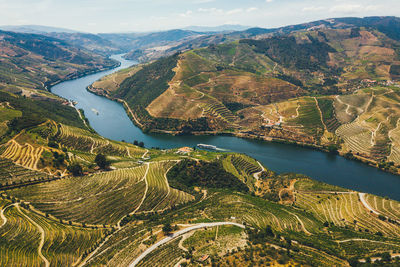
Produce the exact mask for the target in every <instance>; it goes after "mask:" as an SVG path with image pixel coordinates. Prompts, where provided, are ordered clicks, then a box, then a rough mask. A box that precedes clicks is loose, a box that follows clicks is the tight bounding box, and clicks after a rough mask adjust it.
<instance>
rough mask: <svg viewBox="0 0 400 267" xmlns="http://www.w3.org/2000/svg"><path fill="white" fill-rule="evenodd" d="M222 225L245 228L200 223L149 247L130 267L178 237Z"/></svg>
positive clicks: (223, 223) (225, 223)
mask: <svg viewBox="0 0 400 267" xmlns="http://www.w3.org/2000/svg"><path fill="white" fill-rule="evenodd" d="M220 225H235V226H238V227H240V228H243V229H244V228H245V226H244V225H242V224H239V223H234V222H215V223H199V224H196V225H193V226H190V227H188V228H185V229H182V230H179V231H178V232H176V233H173V234H171V235H170V236H168V237H166V238H164V239H162V240H160V241H158V242H157V243H155V244H154V245H152V246H151V247H149V248H148V249H146V250H145V251H144V252H143V253H142V254H140V256H139V257H137V258H136V259H135V260H134V261H133V262H132V263H131V264H130V265H129V267H134V266H136V264H138V263H139V262H140V261H141V260H142V259H143V258H144V257H146V256H147V255H148V254H150V253H151V252H152V251H153V250H155V249H156V248H158V247H160V246H162V245H164V244H166V243H168V242H169V241H171V240H173V239H174V238H177V237H178V236H181V235H183V234H186V233H187V232H190V231H193V230H198V229H201V228H205V227H206V228H207V227H215V226H220Z"/></svg>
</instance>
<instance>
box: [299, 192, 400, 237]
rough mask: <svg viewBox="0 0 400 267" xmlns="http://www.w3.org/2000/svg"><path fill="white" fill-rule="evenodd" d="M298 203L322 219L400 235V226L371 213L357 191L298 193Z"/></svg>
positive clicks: (363, 229) (339, 224) (371, 230)
mask: <svg viewBox="0 0 400 267" xmlns="http://www.w3.org/2000/svg"><path fill="white" fill-rule="evenodd" d="M296 205H298V206H299V207H301V208H304V209H307V210H309V211H311V212H312V213H313V214H314V216H316V217H317V218H318V219H319V220H321V221H326V222H332V223H334V224H335V225H336V226H341V227H349V228H352V229H355V230H358V229H360V230H361V231H365V232H371V233H377V232H381V233H383V234H384V235H387V236H395V237H400V226H399V225H396V224H393V223H390V222H388V221H383V220H380V219H379V218H378V217H377V216H374V215H373V214H371V213H370V212H369V211H368V210H367V209H366V208H365V207H364V205H363V204H362V203H361V201H360V200H359V196H358V194H357V193H355V192H346V193H335V192H332V193H310V192H308V193H305V192H304V193H303V192H299V193H297V194H296Z"/></svg>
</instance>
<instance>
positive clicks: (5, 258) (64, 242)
mask: <svg viewBox="0 0 400 267" xmlns="http://www.w3.org/2000/svg"><path fill="white" fill-rule="evenodd" d="M21 206H22V205H19V204H12V203H11V202H9V201H7V200H2V201H0V209H1V210H2V214H3V216H4V218H5V221H2V223H1V227H0V233H1V235H2V237H3V239H2V240H9V242H0V251H1V252H0V253H1V257H0V264H1V265H2V266H17V265H18V266H23V265H29V266H42V264H43V263H44V262H48V263H50V264H51V265H58V266H60V265H63V266H70V265H73V264H74V263H77V262H79V260H80V256H81V255H82V254H83V253H84V252H85V251H87V250H89V249H91V248H92V247H93V246H95V244H96V243H97V242H99V241H100V240H101V239H102V238H104V236H105V230H104V229H90V228H80V227H75V226H70V225H67V224H61V223H59V222H56V221H53V220H49V219H48V218H45V217H43V216H40V215H38V214H35V213H33V212H32V211H29V210H27V209H24V208H22V207H21Z"/></svg>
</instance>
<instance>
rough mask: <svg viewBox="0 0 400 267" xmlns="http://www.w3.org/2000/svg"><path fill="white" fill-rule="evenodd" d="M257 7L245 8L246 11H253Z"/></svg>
mask: <svg viewBox="0 0 400 267" xmlns="http://www.w3.org/2000/svg"><path fill="white" fill-rule="evenodd" d="M257 10H258V8H257V7H249V8H248V9H246V12H254V11H257Z"/></svg>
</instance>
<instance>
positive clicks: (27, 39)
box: [0, 31, 115, 98]
mask: <svg viewBox="0 0 400 267" xmlns="http://www.w3.org/2000/svg"><path fill="white" fill-rule="evenodd" d="M0 36H1V39H2V42H1V45H0V50H1V51H2V53H1V59H2V65H1V68H0V77H1V79H0V85H1V89H2V90H7V91H10V92H14V93H17V92H18V93H20V94H23V95H27V96H31V95H32V94H33V95H36V96H40V97H51V98H54V96H51V95H50V94H48V93H46V92H45V91H43V89H45V87H46V86H49V85H50V84H52V83H54V82H56V81H58V80H62V79H68V78H72V77H74V76H76V75H77V74H78V73H85V72H90V71H95V70H99V69H102V68H104V67H111V66H113V65H115V62H114V61H112V60H109V59H106V58H104V57H101V56H99V55H96V54H93V53H91V52H89V51H86V50H84V49H79V48H77V47H74V46H72V45H70V44H69V43H66V42H64V41H61V40H59V39H55V38H51V37H46V36H43V35H36V34H24V33H15V32H5V31H0Z"/></svg>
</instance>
